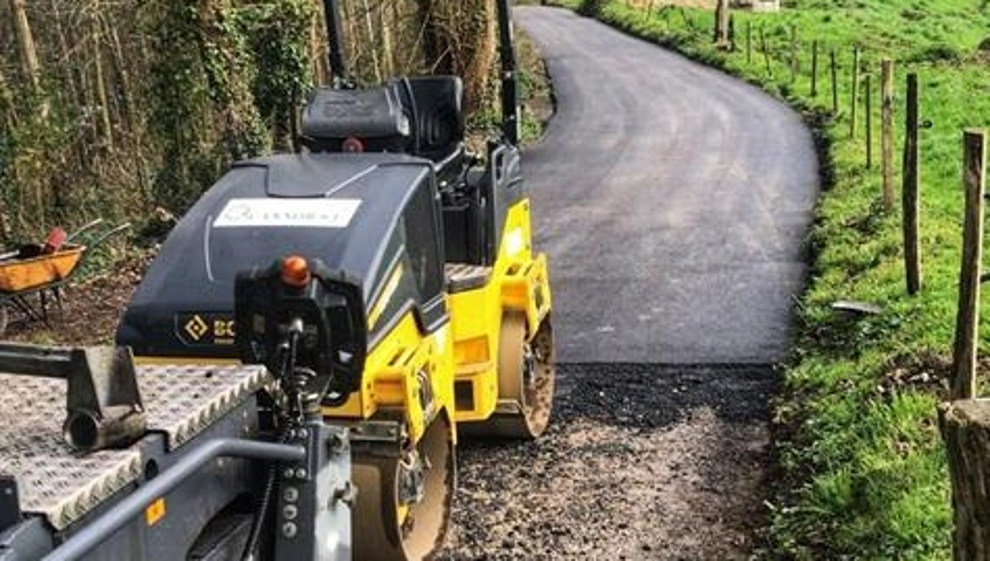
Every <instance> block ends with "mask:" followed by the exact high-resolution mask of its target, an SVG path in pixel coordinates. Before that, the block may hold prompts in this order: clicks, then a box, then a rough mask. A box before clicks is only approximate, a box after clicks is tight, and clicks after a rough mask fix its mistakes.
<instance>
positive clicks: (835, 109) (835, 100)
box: [828, 49, 839, 115]
mask: <svg viewBox="0 0 990 561" xmlns="http://www.w3.org/2000/svg"><path fill="white" fill-rule="evenodd" d="M828 56H829V59H831V60H830V64H831V66H832V113H834V114H836V115H838V114H839V67H838V66H837V65H836V64H835V49H832V50H831V51H829V53H828Z"/></svg>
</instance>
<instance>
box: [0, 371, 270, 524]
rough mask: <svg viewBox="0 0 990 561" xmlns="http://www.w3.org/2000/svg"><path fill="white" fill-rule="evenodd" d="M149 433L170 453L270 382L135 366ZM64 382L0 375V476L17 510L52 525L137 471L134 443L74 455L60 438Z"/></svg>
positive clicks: (246, 375) (241, 374) (247, 374)
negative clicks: (13, 483)
mask: <svg viewBox="0 0 990 561" xmlns="http://www.w3.org/2000/svg"><path fill="white" fill-rule="evenodd" d="M137 379H138V386H139V387H140V390H141V397H142V400H143V402H144V406H145V411H146V415H147V419H148V429H149V430H151V431H157V432H162V433H165V434H167V435H168V442H169V446H170V448H171V449H172V450H174V449H176V448H178V447H179V446H181V445H182V444H183V443H185V442H187V441H189V440H190V439H191V438H193V437H194V436H196V435H197V434H198V433H199V432H201V431H202V430H203V429H204V428H206V427H207V426H209V425H210V424H211V423H212V422H213V421H215V420H216V419H218V418H219V417H221V416H222V415H223V414H225V413H226V412H228V411H230V410H231V409H233V408H234V407H235V406H236V405H238V404H239V403H241V402H242V400H244V399H245V398H246V397H247V396H250V395H252V394H253V393H254V392H256V391H257V390H259V389H261V388H262V387H263V386H264V385H265V384H266V383H268V381H269V380H270V378H269V376H268V374H267V372H266V371H265V370H264V369H263V368H260V367H234V366H230V367H222V366H216V367H205V366H188V367H184V366H153V367H139V368H138V371H137ZM65 385H66V384H65V381H63V380H54V379H50V378H38V377H28V376H15V375H10V374H2V373H0V399H2V402H0V473H2V474H5V475H13V476H14V477H16V478H17V483H18V486H19V491H20V502H21V509H22V510H23V511H24V512H26V513H33V514H42V515H44V516H46V517H47V518H48V521H49V522H50V523H51V524H52V526H54V527H55V528H57V529H59V530H62V529H65V528H66V527H67V526H68V525H69V524H71V523H72V522H73V521H75V520H77V519H79V518H80V517H81V516H83V515H84V514H86V513H87V512H89V511H90V510H92V509H93V508H94V507H95V506H97V505H99V504H100V503H101V502H102V501H104V500H106V499H107V498H108V497H109V496H111V495H112V494H113V493H115V492H117V491H119V490H120V489H122V488H123V487H125V486H126V485H128V484H130V483H132V482H134V481H136V480H137V478H138V477H139V476H140V474H141V470H142V459H141V453H140V451H139V449H138V447H137V446H132V447H131V448H129V449H125V450H107V451H102V452H96V453H93V454H85V455H81V454H78V453H76V452H74V451H73V450H72V448H70V447H69V445H68V444H66V443H65V440H64V439H63V437H62V422H63V420H64V419H65V392H66V388H65Z"/></svg>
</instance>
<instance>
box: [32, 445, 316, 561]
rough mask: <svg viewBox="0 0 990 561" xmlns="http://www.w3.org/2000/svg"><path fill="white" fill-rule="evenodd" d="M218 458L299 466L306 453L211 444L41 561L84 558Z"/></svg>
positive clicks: (299, 449) (284, 448)
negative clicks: (281, 462) (246, 459)
mask: <svg viewBox="0 0 990 561" xmlns="http://www.w3.org/2000/svg"><path fill="white" fill-rule="evenodd" d="M220 457H233V458H249V459H253V460H269V461H284V462H299V461H303V460H305V459H306V449H305V448H303V447H302V446H296V445H290V444H272V443H270V442H258V441H254V440H243V439H238V438H224V439H218V440H211V441H210V442H207V443H206V444H203V445H201V446H199V447H198V448H195V449H193V450H192V451H190V452H189V453H187V454H186V455H185V456H183V457H182V459H180V460H179V461H178V462H176V463H175V465H173V466H172V467H171V468H169V469H167V470H165V471H164V472H162V473H160V474H158V476H157V477H155V478H154V479H152V480H151V481H149V482H148V483H146V484H145V485H143V486H142V487H141V488H139V489H138V490H137V491H136V492H135V493H133V494H132V495H130V496H128V497H127V498H125V499H124V500H122V501H121V502H120V503H119V504H117V505H116V506H114V507H113V508H111V509H110V510H109V511H108V512H106V513H105V514H103V515H102V516H100V517H99V518H97V519H96V520H94V521H93V522H91V523H89V524H87V525H86V526H85V527H84V528H83V529H82V530H80V531H79V533H77V534H75V535H73V536H72V537H70V538H69V539H68V540H66V541H65V543H63V544H62V545H60V546H58V547H57V548H55V550H54V551H52V552H51V553H49V554H48V555H47V556H45V557H44V558H43V559H42V561H74V560H76V559H79V558H80V557H82V556H83V555H86V554H87V553H88V552H89V551H90V550H92V549H93V548H94V547H96V546H98V545H100V543H102V542H103V541H104V540H106V539H107V538H109V537H110V536H112V535H113V533H114V532H116V531H117V530H119V529H120V528H122V527H123V526H124V525H126V524H127V523H128V522H130V521H131V520H132V519H133V518H134V517H135V516H138V515H140V514H141V513H142V512H143V511H144V509H146V508H147V507H148V505H150V504H151V503H152V502H154V501H155V500H157V499H159V498H160V497H162V496H164V495H165V494H166V493H168V492H169V491H171V490H172V489H174V488H176V487H178V486H179V484H181V483H182V482H183V481H185V480H186V479H188V478H189V476H191V475H192V474H194V473H196V471H198V470H199V469H200V468H202V467H203V466H204V465H206V464H208V463H210V462H212V461H213V460H215V459H217V458H220Z"/></svg>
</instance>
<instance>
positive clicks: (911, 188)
mask: <svg viewBox="0 0 990 561" xmlns="http://www.w3.org/2000/svg"><path fill="white" fill-rule="evenodd" d="M907 96H908V98H907V118H906V120H905V135H906V136H905V140H904V185H903V190H902V192H901V202H902V204H903V206H904V216H903V230H904V265H905V271H906V273H907V290H908V294H912V295H914V294H917V293H918V292H920V291H921V248H920V242H919V241H918V222H919V206H920V205H919V200H918V197H919V192H918V191H919V190H918V184H919V183H920V180H921V178H920V169H919V162H918V160H919V155H918V152H919V147H918V126H919V125H918V75H917V74H914V73H912V74H908V93H907Z"/></svg>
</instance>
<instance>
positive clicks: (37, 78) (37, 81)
mask: <svg viewBox="0 0 990 561" xmlns="http://www.w3.org/2000/svg"><path fill="white" fill-rule="evenodd" d="M10 13H11V16H13V19H14V35H16V36H17V47H18V50H19V51H20V55H21V69H22V70H23V72H24V76H25V77H26V78H27V79H28V81H29V82H30V83H31V86H32V87H33V88H34V89H35V91H39V90H40V89H41V65H40V64H39V63H38V50H37V48H35V44H34V34H33V33H32V32H31V24H30V22H29V21H28V16H27V8H26V3H25V0H10Z"/></svg>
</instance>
